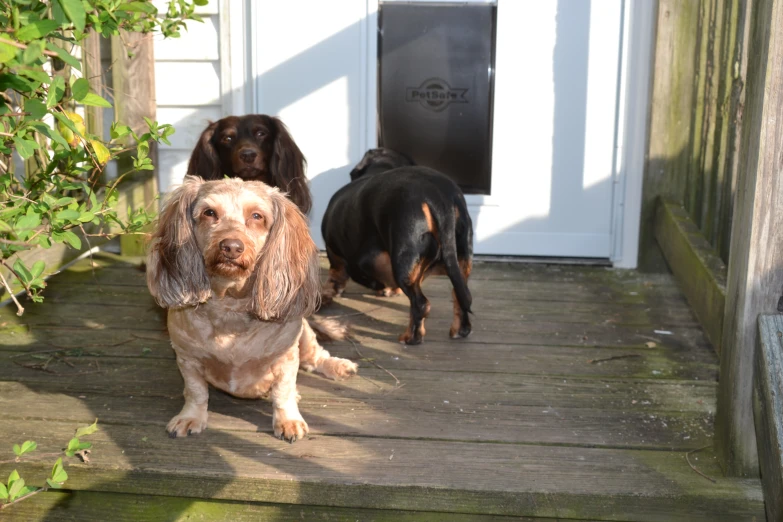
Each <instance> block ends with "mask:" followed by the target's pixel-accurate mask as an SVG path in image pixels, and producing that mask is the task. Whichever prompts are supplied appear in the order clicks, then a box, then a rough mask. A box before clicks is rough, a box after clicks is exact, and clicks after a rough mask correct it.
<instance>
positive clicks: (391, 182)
mask: <svg viewBox="0 0 783 522" xmlns="http://www.w3.org/2000/svg"><path fill="white" fill-rule="evenodd" d="M351 177H352V179H353V181H352V182H351V183H349V184H348V185H346V186H345V187H343V188H342V189H340V190H339V191H338V192H337V193H336V194H335V195H334V196H333V197H332V200H331V201H330V202H329V206H328V207H327V210H326V213H325V215H324V219H323V222H322V227H321V228H322V233H323V236H324V240H325V241H326V247H327V254H328V256H329V260H330V264H331V266H332V270H331V271H330V281H329V283H328V284H327V286H329V285H331V287H332V288H331V289H328V290H327V292H326V295H325V298H326V301H327V302H328V300H329V298H330V297H332V296H333V295H339V293H340V291H341V290H342V287H344V285H345V280H346V279H347V276H350V278H351V279H353V280H355V281H356V282H358V283H360V284H362V285H364V286H367V287H369V288H372V289H374V290H377V291H382V292H384V293H385V294H386V295H388V293H389V292H390V291H394V290H396V289H398V288H399V289H401V291H402V292H404V293H405V294H406V295H407V296H408V297H409V299H410V300H411V327H409V330H408V331H406V333H405V334H403V336H402V337H401V339H402V340H404V341H405V342H408V343H411V344H416V343H418V342H421V336H422V335H423V334H424V327H423V318H424V317H426V316H427V315H428V313H429V302H428V301H427V299H426V298H425V297H424V295H423V294H422V293H421V288H420V285H421V283H422V281H423V280H424V279H425V278H426V277H427V276H428V275H430V274H446V275H448V277H449V279H450V280H451V282H452V285H453V287H454V296H455V300H456V301H455V321H454V323H453V324H452V329H451V335H452V337H457V336H461V337H464V336H467V335H468V334H469V333H470V321H469V318H468V313H469V312H470V307H471V301H472V298H471V295H470V291H469V290H468V287H467V279H468V276H469V274H470V270H471V265H472V255H473V246H472V244H473V237H472V235H473V227H472V223H471V220H470V215H469V214H468V209H467V205H466V203H465V197H464V195H463V194H462V191H461V190H460V189H459V187H458V186H457V185H456V183H454V181H452V180H451V179H450V178H448V177H447V176H445V175H443V174H441V173H440V172H437V171H435V170H432V169H429V168H426V167H420V166H415V165H413V164H412V162H411V161H410V159H408V158H405V157H404V156H402V155H399V154H397V153H394V152H393V151H388V150H387V149H374V150H372V151H369V152H368V153H367V154H366V155H365V157H364V158H363V159H362V161H361V162H360V163H359V164H358V165H357V166H356V168H354V170H353V171H352V172H351Z"/></svg>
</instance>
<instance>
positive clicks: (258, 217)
mask: <svg viewBox="0 0 783 522" xmlns="http://www.w3.org/2000/svg"><path fill="white" fill-rule="evenodd" d="M250 217H252V218H253V219H257V220H259V221H263V220H264V216H262V215H261V214H259V213H258V212H254V213H253V215H252V216H250Z"/></svg>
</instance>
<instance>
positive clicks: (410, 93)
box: [405, 78, 468, 112]
mask: <svg viewBox="0 0 783 522" xmlns="http://www.w3.org/2000/svg"><path fill="white" fill-rule="evenodd" d="M466 92H468V90H467V89H456V88H454V87H451V86H450V85H449V84H448V83H446V81H445V80H441V79H440V78H430V79H429V80H425V81H424V82H423V83H422V84H421V85H420V86H418V87H408V88H407V89H406V90H405V101H407V102H418V103H421V106H422V107H424V108H425V109H429V110H431V111H434V112H440V111H442V110H443V109H445V108H446V107H448V106H449V104H450V103H468V100H467V98H465V93H466Z"/></svg>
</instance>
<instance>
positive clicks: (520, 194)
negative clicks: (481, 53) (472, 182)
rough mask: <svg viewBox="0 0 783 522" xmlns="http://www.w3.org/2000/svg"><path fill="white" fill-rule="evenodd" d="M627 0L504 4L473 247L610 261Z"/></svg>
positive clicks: (508, 0) (492, 251)
mask: <svg viewBox="0 0 783 522" xmlns="http://www.w3.org/2000/svg"><path fill="white" fill-rule="evenodd" d="M621 10H622V0H593V1H592V2H590V1H571V0H559V1H554V0H550V1H539V2H519V1H514V0H499V2H498V13H497V40H496V42H497V43H496V59H495V110H494V125H493V144H492V145H493V151H492V194H491V195H490V196H489V197H479V196H475V197H471V198H469V199H470V200H471V203H474V204H475V205H476V206H474V207H473V209H474V211H475V212H474V226H475V230H476V252H480V253H487V254H509V255H530V256H576V257H599V258H609V257H610V255H611V253H612V226H611V224H612V209H613V201H612V199H613V193H614V176H613V170H614V169H613V157H614V152H615V135H616V132H615V131H616V124H615V121H616V117H617V105H618V85H619V82H618V79H619V75H620V47H621V45H620V44H621V41H620V38H621V21H622V12H621Z"/></svg>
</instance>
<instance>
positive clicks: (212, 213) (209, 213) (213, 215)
mask: <svg viewBox="0 0 783 522" xmlns="http://www.w3.org/2000/svg"><path fill="white" fill-rule="evenodd" d="M204 215H205V216H207V217H211V218H216V217H217V212H215V211H214V210H212V209H211V208H208V209H206V210H205V211H204Z"/></svg>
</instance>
